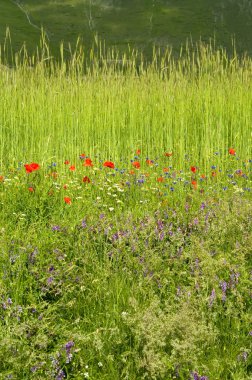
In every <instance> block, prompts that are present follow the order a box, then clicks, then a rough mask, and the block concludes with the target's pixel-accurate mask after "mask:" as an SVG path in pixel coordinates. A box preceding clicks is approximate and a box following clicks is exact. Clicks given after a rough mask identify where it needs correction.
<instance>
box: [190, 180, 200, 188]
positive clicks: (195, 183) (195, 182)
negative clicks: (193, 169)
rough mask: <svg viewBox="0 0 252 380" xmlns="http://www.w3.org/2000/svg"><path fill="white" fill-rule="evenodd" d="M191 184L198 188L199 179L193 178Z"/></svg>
mask: <svg viewBox="0 0 252 380" xmlns="http://www.w3.org/2000/svg"><path fill="white" fill-rule="evenodd" d="M191 184H192V185H193V188H194V189H195V190H196V189H197V187H198V184H197V181H195V179H193V180H192V182H191Z"/></svg>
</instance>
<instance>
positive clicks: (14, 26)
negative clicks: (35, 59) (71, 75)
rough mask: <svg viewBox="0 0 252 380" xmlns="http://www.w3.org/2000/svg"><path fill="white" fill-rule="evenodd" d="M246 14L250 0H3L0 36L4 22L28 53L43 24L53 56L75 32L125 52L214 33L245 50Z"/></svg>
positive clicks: (219, 39)
mask: <svg viewBox="0 0 252 380" xmlns="http://www.w3.org/2000/svg"><path fill="white" fill-rule="evenodd" d="M251 15H252V12H251V4H250V2H249V1H242V0H238V1H232V0H224V1H222V2H220V1H218V0H203V1H202V0H191V1H190V2H185V1H184V0H171V1H169V2H167V1H166V0H145V1H144V2H143V1H142V0H124V1H121V0H116V1H115V0H113V1H112V0H36V1H33V0H22V1H20V0H3V1H1V3H0V41H2V40H3V38H4V35H5V30H6V27H7V26H8V27H9V28H10V30H11V34H12V46H13V48H14V50H18V49H20V48H21V46H22V44H23V43H24V41H25V42H26V46H27V48H28V49H29V51H30V52H32V51H33V49H35V48H36V46H37V45H38V43H39V35H40V33H39V29H40V28H41V27H43V28H44V29H45V31H46V33H47V37H48V39H49V40H50V45H51V48H52V51H53V54H55V55H57V53H58V46H59V44H60V42H61V41H64V42H65V43H66V44H68V43H69V42H71V43H74V42H75V41H76V39H77V37H78V36H81V38H82V39H83V41H84V43H85V45H86V46H87V47H90V46H91V45H92V41H93V38H94V35H96V34H98V35H99V36H100V38H102V39H105V40H106V41H107V44H108V46H116V47H117V48H120V50H121V51H125V50H126V49H127V45H128V44H130V45H131V46H134V47H137V48H138V49H139V50H142V51H144V53H145V55H148V56H150V55H151V51H152V45H153V43H155V44H157V45H160V46H162V47H166V46H167V45H169V46H173V49H174V51H175V52H176V53H178V52H179V49H180V46H181V44H184V43H185V41H186V39H193V40H194V41H198V40H199V39H200V38H201V39H202V40H203V41H208V40H209V38H210V37H211V38H213V37H214V36H215V38H216V41H217V43H218V45H220V46H223V47H225V48H227V49H228V50H229V52H230V51H232V46H231V39H232V38H234V37H235V39H236V45H237V49H238V52H239V53H242V52H244V51H248V52H249V53H250V54H251V44H250V41H251V37H252V35H251V17H252V16H251Z"/></svg>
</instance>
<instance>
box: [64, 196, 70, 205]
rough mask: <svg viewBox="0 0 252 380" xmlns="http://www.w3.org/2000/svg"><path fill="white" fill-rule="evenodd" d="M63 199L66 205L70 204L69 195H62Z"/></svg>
mask: <svg viewBox="0 0 252 380" xmlns="http://www.w3.org/2000/svg"><path fill="white" fill-rule="evenodd" d="M64 201H65V203H66V204H68V205H70V204H71V203H72V201H71V198H69V197H64Z"/></svg>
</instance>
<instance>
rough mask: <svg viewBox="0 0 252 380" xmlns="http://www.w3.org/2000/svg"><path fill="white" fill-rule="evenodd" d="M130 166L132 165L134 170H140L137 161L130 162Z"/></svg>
mask: <svg viewBox="0 0 252 380" xmlns="http://www.w3.org/2000/svg"><path fill="white" fill-rule="evenodd" d="M132 165H133V166H134V167H135V168H136V169H139V168H140V162H138V161H134V162H132Z"/></svg>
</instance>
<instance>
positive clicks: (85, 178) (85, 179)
mask: <svg viewBox="0 0 252 380" xmlns="http://www.w3.org/2000/svg"><path fill="white" fill-rule="evenodd" d="M82 182H86V183H90V182H91V179H90V178H88V177H87V176H85V177H83V178H82Z"/></svg>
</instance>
